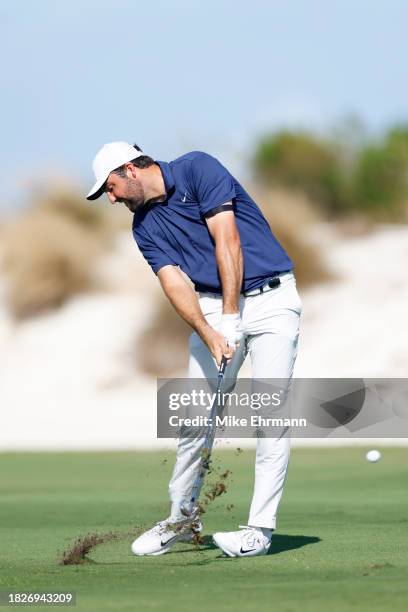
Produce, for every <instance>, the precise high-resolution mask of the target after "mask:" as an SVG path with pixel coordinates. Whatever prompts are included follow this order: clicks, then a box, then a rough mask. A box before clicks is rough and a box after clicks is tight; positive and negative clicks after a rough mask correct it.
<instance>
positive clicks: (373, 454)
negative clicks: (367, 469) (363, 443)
mask: <svg viewBox="0 0 408 612" xmlns="http://www.w3.org/2000/svg"><path fill="white" fill-rule="evenodd" d="M366 459H367V461H369V462H370V463H377V461H379V460H380V459H381V453H380V451H378V450H370V451H368V453H367V454H366Z"/></svg>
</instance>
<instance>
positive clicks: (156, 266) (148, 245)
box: [133, 228, 178, 274]
mask: <svg viewBox="0 0 408 612" xmlns="http://www.w3.org/2000/svg"><path fill="white" fill-rule="evenodd" d="M133 237H134V239H135V240H136V243H137V246H138V247H139V249H140V252H141V253H142V255H143V257H144V258H145V260H146V261H147V263H148V264H149V266H150V267H151V268H152V270H153V272H154V273H155V274H157V273H158V271H159V270H160V268H163V266H169V265H170V266H177V265H178V264H176V263H175V262H174V261H173V260H172V258H171V257H170V256H169V255H167V253H165V252H164V251H163V250H162V249H161V248H160V247H158V246H157V245H156V244H155V242H154V241H153V240H152V239H151V238H150V237H149V235H148V234H147V233H146V232H143V231H141V228H138V229H137V230H136V229H135V228H133Z"/></svg>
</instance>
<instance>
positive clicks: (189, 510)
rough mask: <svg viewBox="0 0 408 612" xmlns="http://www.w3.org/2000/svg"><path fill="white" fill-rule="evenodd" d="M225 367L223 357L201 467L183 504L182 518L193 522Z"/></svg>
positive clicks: (207, 459) (209, 458) (214, 425)
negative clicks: (189, 495)
mask: <svg viewBox="0 0 408 612" xmlns="http://www.w3.org/2000/svg"><path fill="white" fill-rule="evenodd" d="M226 367H227V358H226V357H225V356H224V355H223V357H222V359H221V365H220V367H219V370H218V380H217V388H216V392H215V398H214V401H213V404H212V406H211V412H210V425H209V426H208V427H207V433H206V436H205V440H204V446H203V449H202V451H201V465H200V469H199V472H198V474H197V477H196V479H195V481H194V484H193V488H192V491H191V498H190V501H189V503H188V504H183V506H182V507H181V512H182V513H183V514H184V516H186V517H188V518H189V519H190V520H195V519H196V518H197V515H198V506H197V500H198V497H199V495H200V490H201V487H202V484H203V480H204V478H205V475H206V473H207V471H208V469H209V467H210V463H211V450H212V447H213V444H214V437H215V431H216V418H215V417H216V414H217V410H218V405H219V403H218V400H219V394H220V392H221V386H222V382H223V380H224V374H225V368H226Z"/></svg>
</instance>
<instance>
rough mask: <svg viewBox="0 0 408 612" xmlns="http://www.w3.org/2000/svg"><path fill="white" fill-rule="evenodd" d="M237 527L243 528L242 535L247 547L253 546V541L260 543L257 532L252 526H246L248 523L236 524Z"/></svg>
mask: <svg viewBox="0 0 408 612" xmlns="http://www.w3.org/2000/svg"><path fill="white" fill-rule="evenodd" d="M238 527H239V528H240V529H242V530H243V533H242V537H243V538H244V540H245V543H246V545H247V546H248V547H251V546H254V545H255V542H258V543H259V544H262V539H261V537H260V535H259V533H258V532H257V531H256V530H255V529H254V528H253V527H248V525H238Z"/></svg>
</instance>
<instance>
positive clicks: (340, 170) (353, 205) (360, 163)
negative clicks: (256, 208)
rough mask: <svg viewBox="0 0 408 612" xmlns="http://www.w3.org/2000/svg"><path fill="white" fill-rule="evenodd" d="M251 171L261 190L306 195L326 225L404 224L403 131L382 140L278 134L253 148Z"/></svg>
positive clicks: (406, 152) (407, 168) (407, 185)
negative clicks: (358, 220)
mask: <svg viewBox="0 0 408 612" xmlns="http://www.w3.org/2000/svg"><path fill="white" fill-rule="evenodd" d="M253 167H254V170H255V175H256V178H257V180H258V181H260V183H261V184H263V185H264V186H269V187H276V186H280V187H284V188H286V189H290V190H295V191H301V192H303V193H304V194H306V195H307V197H308V198H309V199H310V201H311V202H312V203H313V205H314V206H315V207H316V209H318V210H320V213H321V214H323V215H324V216H326V217H327V218H328V219H329V220H333V219H338V218H344V217H345V216H352V215H356V214H357V215H360V216H361V215H365V216H367V217H370V218H372V219H373V220H375V221H380V222H393V223H404V222H406V221H407V220H408V127H407V126H397V127H394V128H391V129H390V130H388V131H387V132H386V133H385V134H384V135H383V136H382V137H381V138H379V139H376V140H372V139H369V138H367V137H366V138H364V139H363V138H361V139H358V138H355V139H353V138H352V135H351V133H350V132H349V133H348V141H347V142H345V139H344V133H343V134H342V133H341V130H340V131H338V132H337V134H336V131H335V132H334V134H332V135H331V136H330V137H329V136H327V137H322V136H316V135H315V134H313V133H312V132H308V131H303V130H299V131H295V130H293V131H289V130H284V131H279V132H276V133H274V134H270V135H267V136H265V137H263V138H262V139H261V140H260V141H259V142H258V144H257V146H256V149H255V153H254V157H253Z"/></svg>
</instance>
